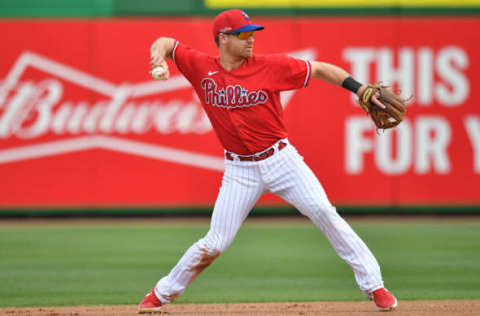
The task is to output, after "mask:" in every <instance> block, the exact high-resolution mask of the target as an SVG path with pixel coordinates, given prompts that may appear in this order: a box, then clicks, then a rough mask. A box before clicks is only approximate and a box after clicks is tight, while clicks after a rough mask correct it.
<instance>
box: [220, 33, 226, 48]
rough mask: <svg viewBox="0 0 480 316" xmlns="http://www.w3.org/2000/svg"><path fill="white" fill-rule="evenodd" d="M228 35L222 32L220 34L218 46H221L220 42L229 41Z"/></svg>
mask: <svg viewBox="0 0 480 316" xmlns="http://www.w3.org/2000/svg"><path fill="white" fill-rule="evenodd" d="M227 37H228V36H227V35H225V34H223V33H220V34H218V46H220V43H223V44H225V43H226V42H227Z"/></svg>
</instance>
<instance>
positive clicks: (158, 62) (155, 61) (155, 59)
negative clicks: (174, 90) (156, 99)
mask: <svg viewBox="0 0 480 316" xmlns="http://www.w3.org/2000/svg"><path fill="white" fill-rule="evenodd" d="M150 66H151V67H152V70H153V69H154V68H155V67H158V66H160V67H162V68H163V70H164V71H163V73H162V74H161V75H160V76H159V77H153V74H152V70H150V75H151V76H152V77H153V78H154V79H156V80H167V79H168V78H169V77H170V70H169V69H168V64H167V62H166V61H165V59H164V58H161V57H159V56H152V57H151V59H150Z"/></svg>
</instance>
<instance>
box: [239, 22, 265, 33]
mask: <svg viewBox="0 0 480 316" xmlns="http://www.w3.org/2000/svg"><path fill="white" fill-rule="evenodd" d="M264 28H265V27H263V26H261V25H256V24H248V25H245V26H242V27H239V28H238V29H236V30H234V31H232V32H231V33H241V32H250V31H261V30H263V29H264Z"/></svg>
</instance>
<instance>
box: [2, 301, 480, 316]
mask: <svg viewBox="0 0 480 316" xmlns="http://www.w3.org/2000/svg"><path fill="white" fill-rule="evenodd" d="M379 313H380V314H379ZM0 315H25V316H27V315H32V316H33V315H39V316H80V315H82V316H83V315H89V316H94V315H115V316H117V315H118V316H124V315H137V307H136V306H132V305H121V306H78V307H37V308H33V307H31V308H1V309H0ZM146 315H149V314H146ZM153 315H168V316H175V315H182V316H190V315H191V316H193V315H195V316H196V315H198V316H210V315H228V316H250V315H251V316H271V315H276V316H279V315H285V316H287V315H288V316H293V315H296V316H298V315H305V316H308V315H312V316H313V315H318V316H366V315H392V316H478V315H480V300H476V301H403V302H400V303H399V307H398V308H397V309H396V310H395V311H393V312H391V313H388V314H387V313H386V312H379V311H377V310H376V307H375V306H374V305H373V303H371V302H307V303H245V304H172V305H167V306H164V307H163V309H162V311H161V312H159V313H155V314H153Z"/></svg>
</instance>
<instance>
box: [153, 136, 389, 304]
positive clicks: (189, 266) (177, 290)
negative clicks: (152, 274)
mask: <svg viewBox="0 0 480 316" xmlns="http://www.w3.org/2000/svg"><path fill="white" fill-rule="evenodd" d="M282 141H284V142H288V141H287V140H282ZM277 144H278V143H277ZM277 144H276V145H277ZM265 192H271V193H274V194H276V195H278V196H280V197H281V198H283V199H284V200H285V201H287V202H288V203H290V204H292V205H293V206H295V207H296V208H297V209H298V210H299V211H300V212H301V213H302V214H303V215H305V216H307V217H309V218H310V219H311V220H312V222H313V223H314V224H315V225H316V226H317V227H318V228H320V229H321V230H322V231H323V233H324V234H325V235H326V237H327V238H328V240H329V241H330V244H331V245H332V247H333V248H334V249H335V251H336V252H337V254H338V255H339V256H340V257H341V258H342V259H343V260H345V262H347V263H348V264H349V265H350V266H351V267H352V269H353V272H354V275H355V279H356V281H357V283H358V285H359V287H360V289H361V290H362V291H364V292H365V294H368V293H370V292H372V291H374V290H376V289H378V288H381V287H383V281H382V276H381V272H380V267H379V265H378V262H377V260H376V259H375V257H374V256H373V254H372V253H371V252H370V250H369V249H368V247H367V246H366V245H365V243H364V242H363V241H362V240H361V239H360V238H359V237H358V235H357V234H356V233H355V232H354V231H353V230H352V228H351V227H350V226H349V225H348V223H347V222H345V221H344V220H343V219H342V218H341V217H340V216H339V215H338V213H337V211H336V209H335V207H333V206H332V205H331V204H330V202H329V200H328V198H327V196H326V194H325V191H324V189H323V187H322V186H321V184H320V182H319V181H318V179H317V178H316V177H315V175H314V174H313V172H312V171H311V169H310V168H309V167H308V166H307V165H306V164H305V162H304V161H303V157H302V156H300V155H299V154H298V152H297V150H296V149H295V148H294V147H293V146H292V145H290V144H289V145H288V146H286V147H285V148H284V149H282V150H281V151H277V152H276V153H275V154H274V155H273V156H271V157H269V158H267V159H265V160H261V161H230V160H225V173H224V175H223V180H222V186H221V188H220V192H219V194H218V197H217V201H216V203H215V207H214V210H213V214H212V219H211V224H210V230H209V231H208V233H207V235H206V236H205V237H203V238H202V239H200V240H199V241H197V242H196V243H194V244H193V245H192V246H191V247H190V248H189V249H188V250H187V252H186V253H185V254H184V255H183V257H182V258H181V259H180V261H179V262H178V263H177V265H176V266H175V267H174V268H173V269H172V270H171V271H170V273H169V274H168V275H167V276H165V277H163V278H162V279H160V281H158V283H157V285H156V286H155V293H156V294H157V296H158V297H159V299H160V300H161V301H162V302H163V303H170V302H172V301H174V300H175V299H176V298H177V297H178V296H179V295H180V294H181V293H183V291H185V289H186V287H187V286H188V285H189V284H190V283H191V282H193V280H194V279H195V278H196V277H197V276H198V275H199V274H200V273H201V272H202V271H203V269H205V268H206V267H207V266H208V265H210V263H211V262H212V261H213V260H215V258H217V257H218V256H219V255H220V254H221V253H222V252H224V251H225V250H226V249H227V248H228V246H230V244H231V243H232V241H233V239H234V238H235V235H236V234H237V232H238V230H239V228H240V226H241V225H242V223H243V221H244V220H245V218H246V217H247V215H248V213H249V212H250V211H251V209H252V208H253V206H254V205H255V203H256V202H257V200H258V199H259V198H260V196H261V195H262V194H263V193H265Z"/></svg>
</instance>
